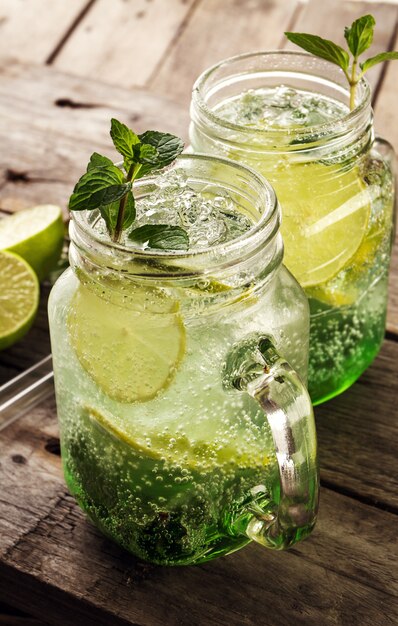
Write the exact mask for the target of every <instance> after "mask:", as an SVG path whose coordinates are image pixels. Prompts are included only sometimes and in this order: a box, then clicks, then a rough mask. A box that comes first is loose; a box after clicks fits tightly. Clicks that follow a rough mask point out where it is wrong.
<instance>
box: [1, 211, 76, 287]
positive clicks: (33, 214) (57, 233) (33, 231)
mask: <svg viewBox="0 0 398 626" xmlns="http://www.w3.org/2000/svg"><path fill="white" fill-rule="evenodd" d="M63 240H64V224H63V221H62V214H61V209H60V208H59V207H58V206H54V205H53V204H41V205H38V206H35V207H32V208H30V209H24V210H22V211H18V212H17V213H14V214H13V215H8V216H7V217H4V218H3V219H1V220H0V250H10V251H11V252H15V253H16V254H19V255H20V256H21V257H22V258H24V259H25V261H27V262H28V263H29V265H31V267H33V269H34V270H35V272H36V274H37V276H38V278H39V280H43V279H44V278H45V277H46V276H47V274H48V273H49V272H50V270H51V269H52V268H53V267H54V266H55V264H56V262H57V261H58V259H59V256H60V254H61V250H62V245H63Z"/></svg>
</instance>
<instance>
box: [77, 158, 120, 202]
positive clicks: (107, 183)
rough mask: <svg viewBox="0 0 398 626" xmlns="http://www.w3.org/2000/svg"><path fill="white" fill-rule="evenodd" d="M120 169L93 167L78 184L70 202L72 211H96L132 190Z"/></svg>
mask: <svg viewBox="0 0 398 626" xmlns="http://www.w3.org/2000/svg"><path fill="white" fill-rule="evenodd" d="M123 180H124V177H123V173H122V172H121V171H120V170H119V168H117V167H115V166H114V165H112V167H110V166H109V167H92V168H91V169H89V170H88V172H86V174H83V176H82V177H81V178H80V180H79V181H78V182H77V184H76V186H75V188H74V190H73V194H72V195H71V197H70V200H69V208H70V210H71V211H83V210H90V209H96V208H98V207H99V206H100V205H101V204H109V203H110V202H114V201H115V200H118V199H120V198H122V197H123V196H124V195H126V193H127V192H128V191H129V190H130V188H131V183H127V184H126V183H124V184H123Z"/></svg>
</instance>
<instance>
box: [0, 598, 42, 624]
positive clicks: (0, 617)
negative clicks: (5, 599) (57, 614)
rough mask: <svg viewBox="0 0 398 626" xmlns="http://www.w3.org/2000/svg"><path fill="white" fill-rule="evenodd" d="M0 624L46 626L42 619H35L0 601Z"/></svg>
mask: <svg viewBox="0 0 398 626" xmlns="http://www.w3.org/2000/svg"><path fill="white" fill-rule="evenodd" d="M0 626H48V622H47V624H46V623H45V622H44V621H43V620H42V619H40V620H38V619H35V618H34V617H30V616H29V615H26V613H23V612H22V611H19V610H18V609H14V608H13V607H10V606H7V605H6V604H3V603H2V602H0Z"/></svg>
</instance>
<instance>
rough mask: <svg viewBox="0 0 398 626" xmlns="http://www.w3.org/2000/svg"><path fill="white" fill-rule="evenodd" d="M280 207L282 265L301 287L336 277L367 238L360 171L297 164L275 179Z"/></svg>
mask: <svg viewBox="0 0 398 626" xmlns="http://www.w3.org/2000/svg"><path fill="white" fill-rule="evenodd" d="M271 180H272V183H273V184H274V185H275V188H276V190H277V195H278V199H279V202H280V204H281V207H282V228H281V230H282V235H283V239H284V242H285V257H284V263H285V264H286V265H287V267H288V268H289V269H290V271H291V272H292V273H293V274H294V276H295V277H296V278H297V280H298V281H299V283H300V284H301V285H302V286H303V287H311V286H316V285H320V284H321V283H324V282H326V281H327V280H329V279H330V278H332V277H333V276H335V275H336V274H337V273H338V272H339V271H340V270H341V269H342V268H343V267H344V266H346V265H347V263H348V262H349V261H350V259H351V258H352V257H353V256H354V255H355V253H356V251H357V250H358V248H359V247H360V245H361V242H362V240H363V238H364V236H365V233H366V229H367V225H368V221H369V215H370V208H371V199H370V194H369V192H368V189H367V187H366V185H365V183H364V182H363V180H362V179H361V177H360V175H359V171H358V169H357V168H353V169H350V170H344V169H343V168H342V167H341V165H338V164H333V165H324V164H323V163H304V164H303V163H299V164H294V165H289V166H288V171H283V169H279V170H278V171H277V172H276V174H274V173H273V177H272V178H271Z"/></svg>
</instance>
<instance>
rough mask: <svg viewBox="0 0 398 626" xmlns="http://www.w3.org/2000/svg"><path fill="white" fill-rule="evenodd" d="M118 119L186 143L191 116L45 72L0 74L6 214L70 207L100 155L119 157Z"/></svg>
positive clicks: (0, 177) (0, 193) (13, 69)
mask: <svg viewBox="0 0 398 626" xmlns="http://www.w3.org/2000/svg"><path fill="white" fill-rule="evenodd" d="M112 116H114V117H118V118H119V119H121V120H123V121H124V122H125V123H127V124H129V125H131V126H132V127H134V129H136V130H137V132H142V131H144V130H146V129H148V128H153V129H159V130H163V131H168V132H172V133H175V134H178V135H180V136H181V137H184V138H185V139H186V138H187V129H188V118H189V114H188V111H186V110H185V109H184V108H183V107H181V106H179V105H177V104H174V103H172V102H170V101H168V100H167V99H166V98H162V97H159V96H155V95H153V94H150V93H147V92H143V91H141V90H136V91H131V90H127V89H121V88H117V87H113V88H112V89H110V88H109V86H108V85H106V84H104V83H100V82H97V81H91V80H84V81H82V79H81V78H79V77H73V76H69V75H67V74H64V73H62V72H56V71H54V70H53V69H52V68H50V67H47V66H27V65H26V66H23V65H17V64H13V65H5V66H3V67H2V68H0V144H1V146H2V150H1V154H0V209H5V210H12V209H13V207H14V206H15V205H17V207H18V208H22V207H23V206H28V205H30V204H32V203H39V202H48V203H55V204H60V205H61V206H62V207H66V203H67V199H68V197H69V195H70V193H71V190H72V188H73V185H74V183H75V182H76V180H77V178H78V177H79V175H81V173H82V170H83V169H84V168H85V166H86V164H87V162H88V159H89V157H90V154H91V153H92V152H93V151H94V150H99V151H102V152H103V153H105V154H107V155H108V156H110V157H111V158H118V157H117V155H116V152H114V151H113V150H112V147H111V141H110V138H109V128H110V118H111V117H112ZM10 128H12V129H13V132H12V133H10Z"/></svg>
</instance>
